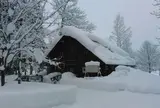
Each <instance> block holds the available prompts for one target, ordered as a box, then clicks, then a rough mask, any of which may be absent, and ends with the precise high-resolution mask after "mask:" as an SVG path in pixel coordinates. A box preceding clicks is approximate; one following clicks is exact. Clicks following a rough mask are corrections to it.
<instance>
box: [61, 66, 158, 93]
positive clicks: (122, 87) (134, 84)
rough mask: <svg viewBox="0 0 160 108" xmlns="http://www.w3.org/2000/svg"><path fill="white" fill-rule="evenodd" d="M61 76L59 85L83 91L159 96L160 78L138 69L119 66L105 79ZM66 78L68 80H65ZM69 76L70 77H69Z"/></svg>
mask: <svg viewBox="0 0 160 108" xmlns="http://www.w3.org/2000/svg"><path fill="white" fill-rule="evenodd" d="M68 75H69V73H67V74H64V75H63V76H62V80H61V84H68V85H70V84H71V85H76V86H78V87H80V88H85V89H96V90H105V91H112V92H114V91H130V92H139V93H151V94H160V85H159V83H160V78H159V77H158V76H155V75H152V74H149V73H147V72H143V71H141V70H138V69H133V68H129V67H123V66H119V67H117V68H116V71H115V72H113V73H112V74H111V75H109V76H107V77H97V78H86V79H84V78H76V77H73V75H72V77H69V76H68ZM67 76H68V78H67ZM70 76H71V75H70Z"/></svg>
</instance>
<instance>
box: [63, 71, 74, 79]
mask: <svg viewBox="0 0 160 108" xmlns="http://www.w3.org/2000/svg"><path fill="white" fill-rule="evenodd" d="M72 78H76V75H75V74H73V73H72V72H65V73H63V74H62V79H72Z"/></svg>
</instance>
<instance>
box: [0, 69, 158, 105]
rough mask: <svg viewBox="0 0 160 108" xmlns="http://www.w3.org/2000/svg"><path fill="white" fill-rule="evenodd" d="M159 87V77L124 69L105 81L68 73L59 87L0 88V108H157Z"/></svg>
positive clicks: (14, 86) (35, 85)
mask: <svg viewBox="0 0 160 108" xmlns="http://www.w3.org/2000/svg"><path fill="white" fill-rule="evenodd" d="M11 78H12V79H14V78H13V76H11ZM11 78H10V79H11ZM8 82H10V80H9V79H8ZM159 83H160V78H159V76H155V75H152V74H149V73H146V72H143V71H140V70H137V69H133V68H128V67H123V66H119V67H118V68H116V71H115V72H113V73H112V74H111V75H109V76H107V77H97V78H76V77H75V75H73V74H72V73H69V72H68V73H64V74H62V80H61V81H60V84H61V85H52V84H46V83H22V85H18V84H15V83H7V84H6V86H5V87H0V108H1V106H4V107H3V108H11V106H12V107H13V108H160V102H159V100H160V85H159ZM75 86H77V87H78V88H76V87H75ZM17 103H18V104H17Z"/></svg>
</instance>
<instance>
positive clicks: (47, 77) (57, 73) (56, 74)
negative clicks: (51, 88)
mask: <svg viewBox="0 0 160 108" xmlns="http://www.w3.org/2000/svg"><path fill="white" fill-rule="evenodd" d="M58 75H61V73H60V72H54V73H50V74H48V75H45V76H44V77H43V82H45V83H53V81H52V80H51V78H53V77H56V76H58Z"/></svg>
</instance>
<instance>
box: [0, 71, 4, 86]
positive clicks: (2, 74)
mask: <svg viewBox="0 0 160 108" xmlns="http://www.w3.org/2000/svg"><path fill="white" fill-rule="evenodd" d="M4 84H5V71H4V70H3V71H1V86H4Z"/></svg>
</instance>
